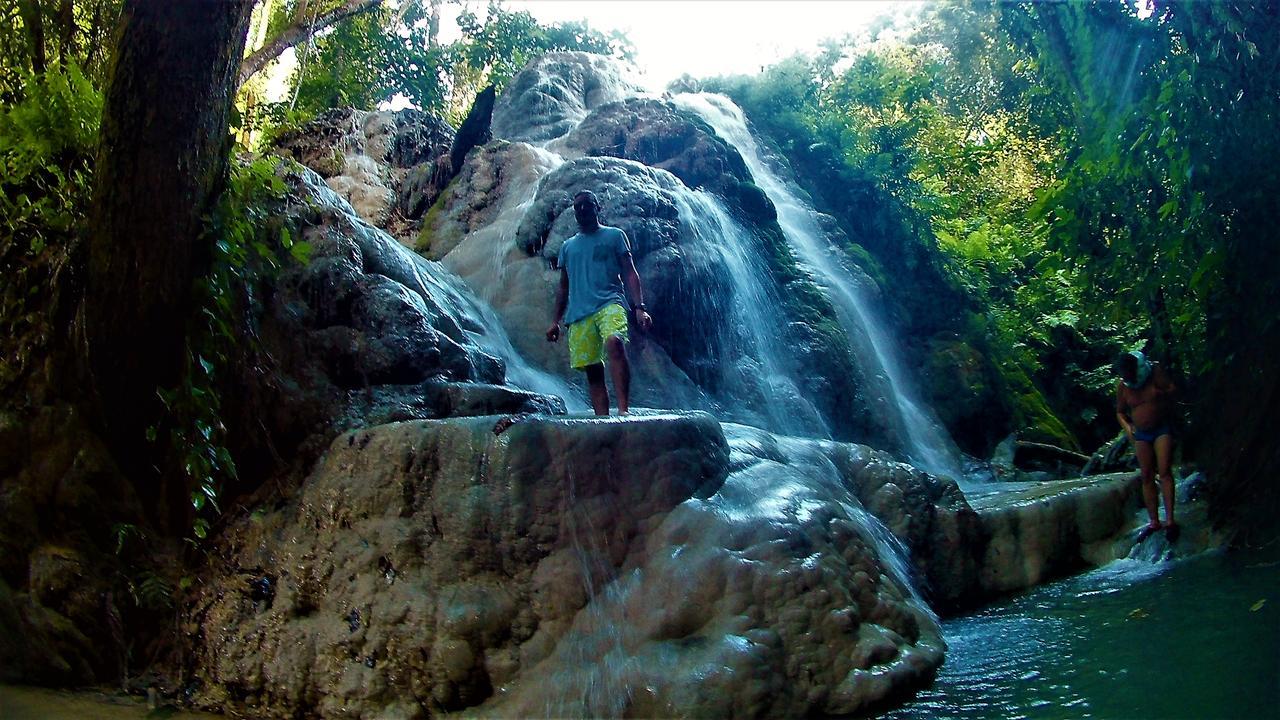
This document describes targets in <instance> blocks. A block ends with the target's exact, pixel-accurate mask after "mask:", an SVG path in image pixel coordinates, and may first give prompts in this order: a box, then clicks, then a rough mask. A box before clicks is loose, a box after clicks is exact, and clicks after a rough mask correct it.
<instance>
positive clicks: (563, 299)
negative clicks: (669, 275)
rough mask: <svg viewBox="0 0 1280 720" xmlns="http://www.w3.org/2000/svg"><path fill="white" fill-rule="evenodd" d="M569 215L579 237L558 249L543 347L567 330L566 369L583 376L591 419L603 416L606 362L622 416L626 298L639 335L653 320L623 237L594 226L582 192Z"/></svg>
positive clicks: (593, 204)
mask: <svg viewBox="0 0 1280 720" xmlns="http://www.w3.org/2000/svg"><path fill="white" fill-rule="evenodd" d="M573 214H574V217H576V218H577V220H578V229H579V232H578V234H577V235H574V236H573V237H571V238H569V239H568V240H566V241H565V242H564V245H563V246H561V248H560V255H559V265H560V287H559V288H558V289H557V290H556V317H555V321H554V322H553V323H552V324H551V328H550V329H549V330H547V341H548V342H555V341H556V340H559V339H560V321H561V320H563V321H564V322H565V323H566V324H567V325H568V326H569V365H570V367H573V368H574V369H576V370H582V371H584V372H586V373H587V387H588V389H589V390H590V393H591V407H592V408H593V409H595V411H596V414H597V415H608V414H609V391H608V389H607V388H606V387H605V382H604V366H605V360H606V358H607V359H608V365H609V374H610V375H612V376H613V391H614V392H615V393H617V395H618V413H619V414H620V415H626V414H627V412H628V410H629V408H630V406H629V404H628V403H629V401H630V399H631V366H630V365H628V364H627V351H626V346H625V344H624V343H625V342H626V341H627V337H628V333H627V310H626V299H627V295H628V294H629V295H630V296H631V298H632V299H633V300H634V301H635V305H634V308H635V314H636V322H637V323H639V324H640V329H641V330H644V331H646V332H648V331H649V329H650V328H652V327H653V318H651V317H649V312H648V310H647V309H646V308H645V306H644V291H643V289H642V288H641V287H640V276H639V275H638V274H637V273H636V264H635V260H634V259H633V258H632V257H631V243H630V242H628V241H627V234H626V233H625V232H623V231H622V230H620V229H618V228H616V227H609V226H607V225H601V224H600V217H599V214H600V203H599V201H597V200H596V196H595V194H594V193H592V192H590V191H588V190H583V191H582V192H580V193H578V194H577V195H574V196H573ZM624 288H625V291H624Z"/></svg>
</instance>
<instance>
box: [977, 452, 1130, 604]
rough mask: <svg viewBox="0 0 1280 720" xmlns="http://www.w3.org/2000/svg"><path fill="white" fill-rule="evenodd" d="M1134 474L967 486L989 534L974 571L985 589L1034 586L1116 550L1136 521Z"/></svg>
mask: <svg viewBox="0 0 1280 720" xmlns="http://www.w3.org/2000/svg"><path fill="white" fill-rule="evenodd" d="M1138 486H1139V479H1138V477H1137V476H1136V475H1134V474H1132V473H1121V474H1116V475H1100V476H1096V477H1092V478H1087V479H1081V480H1058V481H1052V482H1040V483H1006V484H1004V487H1003V488H999V487H993V488H990V489H989V490H988V492H985V493H983V494H972V495H971V497H970V502H971V503H972V505H973V507H974V509H975V510H977V512H978V515H979V517H980V518H981V523H982V527H983V534H984V535H985V536H986V538H987V542H986V546H985V551H984V553H983V560H982V571H981V576H980V578H979V582H980V593H981V595H982V596H984V597H995V596H997V595H1001V594H1005V593H1009V592H1014V591H1016V590H1022V589H1025V588H1029V587H1032V586H1034V585H1037V584H1039V583H1042V582H1045V581H1046V580H1049V579H1052V578H1054V577H1060V576H1062V575H1065V574H1067V573H1069V572H1072V571H1076V570H1079V569H1081V568H1083V567H1086V566H1091V565H1101V564H1103V563H1106V562H1110V561H1111V560H1114V559H1116V558H1117V557H1122V554H1116V548H1115V541H1116V538H1117V536H1118V535H1121V534H1122V533H1123V532H1125V531H1126V530H1127V529H1128V528H1129V527H1131V526H1132V525H1133V524H1134V522H1135V517H1136V516H1135V514H1134V512H1135V510H1136V508H1137V499H1136V498H1137V497H1138Z"/></svg>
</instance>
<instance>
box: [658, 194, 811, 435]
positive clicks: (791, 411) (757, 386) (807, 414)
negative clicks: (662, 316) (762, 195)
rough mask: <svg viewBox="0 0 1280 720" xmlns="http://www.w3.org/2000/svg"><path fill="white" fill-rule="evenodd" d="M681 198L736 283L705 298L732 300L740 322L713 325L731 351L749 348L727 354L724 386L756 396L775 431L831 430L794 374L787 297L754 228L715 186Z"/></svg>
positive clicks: (688, 220)
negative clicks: (784, 306)
mask: <svg viewBox="0 0 1280 720" xmlns="http://www.w3.org/2000/svg"><path fill="white" fill-rule="evenodd" d="M675 201H676V206H677V207H678V208H679V210H680V218H681V223H682V224H683V225H684V227H685V228H686V230H687V232H689V233H690V234H691V235H692V240H693V242H694V243H696V244H697V245H699V246H701V248H702V249H704V250H705V251H707V252H709V253H713V254H714V255H715V256H716V260H717V261H718V262H719V264H720V265H721V266H722V267H723V268H724V270H725V272H726V273H727V275H728V278H729V280H730V283H731V288H732V294H731V296H730V297H728V298H723V297H714V296H713V297H708V298H705V301H706V302H709V303H726V302H727V303H728V305H729V306H728V308H727V309H728V310H729V312H728V313H726V315H727V316H728V317H729V318H730V320H731V323H732V325H730V326H728V327H724V326H716V327H709V328H707V331H708V332H715V333H719V334H720V335H721V336H722V342H721V343H720V345H721V346H722V347H725V348H728V351H729V352H734V351H737V352H740V353H741V355H740V356H739V357H723V358H721V359H720V363H719V368H717V370H718V372H719V374H720V376H721V377H720V383H721V387H722V388H724V389H725V390H728V391H730V392H723V391H722V392H721V393H720V394H721V395H722V396H728V397H733V398H737V399H739V400H742V399H746V398H749V399H750V400H748V402H747V404H748V405H749V406H754V408H755V409H757V411H758V412H760V413H762V414H763V416H764V417H763V418H761V419H762V420H764V421H765V422H762V423H760V424H762V425H766V426H767V427H769V428H770V429H772V430H774V431H775V432H781V433H786V434H791V435H810V436H820V437H824V438H829V437H831V431H830V429H829V428H828V427H827V424H826V422H825V421H824V420H823V419H822V414H821V413H820V412H818V409H817V408H816V407H814V405H813V403H812V402H811V401H809V399H808V398H806V397H804V395H803V393H802V392H801V390H800V388H799V386H798V384H797V382H796V380H795V378H793V377H792V376H791V374H790V368H789V367H788V365H789V363H788V362H787V360H786V357H787V348H785V347H784V346H783V342H782V340H781V338H782V337H783V328H782V327H781V324H780V323H779V321H778V317H777V315H776V313H773V312H770V308H775V307H778V306H779V304H780V301H779V299H778V298H777V297H776V293H775V292H773V291H772V284H771V283H769V282H768V270H767V269H766V268H765V267H764V264H763V260H762V259H761V254H760V253H759V252H753V251H752V250H751V249H750V247H749V246H750V243H751V237H750V233H748V232H747V230H746V229H745V228H743V227H742V225H741V224H740V223H738V222H737V221H736V220H734V219H733V217H732V216H731V215H729V213H728V211H726V210H725V209H724V207H723V205H721V203H720V201H719V200H718V199H717V198H715V197H714V196H711V195H708V194H707V193H704V192H701V191H697V190H683V191H679V192H677V193H676V195H675ZM704 291H705V290H704ZM726 354H727V353H726ZM739 410H741V409H739Z"/></svg>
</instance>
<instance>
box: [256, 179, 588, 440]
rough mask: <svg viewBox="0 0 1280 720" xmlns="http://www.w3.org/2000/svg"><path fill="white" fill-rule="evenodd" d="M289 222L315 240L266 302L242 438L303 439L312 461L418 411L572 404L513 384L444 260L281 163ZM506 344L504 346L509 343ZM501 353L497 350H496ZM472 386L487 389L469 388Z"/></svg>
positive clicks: (439, 413) (433, 413)
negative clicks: (363, 431)
mask: <svg viewBox="0 0 1280 720" xmlns="http://www.w3.org/2000/svg"><path fill="white" fill-rule="evenodd" d="M280 172H281V173H283V174H284V175H285V177H286V182H287V183H288V185H289V186H290V188H291V194H290V196H289V199H288V201H287V203H286V205H285V207H283V208H282V209H281V212H280V218H281V220H282V221H283V222H285V223H287V224H288V225H289V226H291V227H294V228H296V231H295V232H296V235H295V236H296V237H297V238H298V239H299V240H302V241H305V242H307V243H309V244H310V246H311V256H310V258H309V260H308V262H307V263H306V264H305V265H297V264H294V265H291V266H289V267H288V268H287V269H286V270H284V271H283V272H282V273H281V274H280V276H279V277H278V278H276V279H275V280H274V282H273V283H272V285H271V286H270V287H269V288H267V291H266V293H265V297H264V298H263V308H262V310H261V319H260V329H259V335H260V340H261V345H262V350H263V354H264V355H265V356H266V357H268V358H270V360H271V361H272V362H273V363H274V367H272V368H271V372H270V373H269V374H268V375H266V376H264V377H262V378H261V379H259V382H257V383H256V384H253V385H252V386H251V387H252V391H251V394H253V395H254V398H253V402H252V403H250V404H248V405H246V409H247V410H249V411H261V412H265V416H257V417H254V418H246V420H245V424H244V427H249V428H255V429H261V428H265V429H266V430H267V435H266V436H265V437H257V438H256V441H255V435H252V434H251V435H249V436H248V437H246V438H245V439H244V442H245V444H246V445H247V446H249V447H251V448H252V447H255V442H257V443H258V445H257V446H256V447H258V448H259V452H261V453H263V454H266V453H267V452H268V451H269V450H270V449H269V448H266V447H262V445H261V443H263V442H269V443H271V444H273V445H274V446H275V447H276V448H279V449H282V450H284V451H288V450H290V449H291V448H294V447H299V446H301V448H300V449H301V454H302V455H303V456H306V457H309V458H311V459H314V458H315V457H316V456H317V455H318V454H319V452H320V451H321V450H322V449H323V448H324V447H325V446H326V445H327V444H328V442H329V441H330V440H331V439H332V438H333V436H334V435H335V434H337V433H338V432H340V431H341V430H345V429H348V428H352V427H359V426H363V425H368V424H377V423H384V422H390V421H398V420H409V419H415V418H436V417H446V416H450V415H457V414H477V413H480V414H491V413H495V412H563V411H564V404H563V401H561V400H560V399H559V398H555V397H549V396H545V395H538V394H535V393H531V392H527V391H520V390H516V389H513V388H509V387H507V388H493V387H492V386H495V385H503V384H504V383H505V380H506V366H505V363H504V361H503V360H502V359H500V358H499V357H497V356H496V355H495V354H494V353H493V352H491V351H490V350H487V349H486V347H492V346H493V343H495V342H499V341H498V340H497V339H496V338H495V337H494V333H501V328H490V327H486V323H485V322H484V321H483V318H482V313H481V311H480V308H479V307H478V306H476V305H474V301H472V300H470V299H469V296H467V295H466V294H465V293H463V292H461V291H460V290H459V288H458V287H455V285H454V283H456V282H457V281H456V280H455V279H453V278H452V277H451V276H449V274H448V273H447V272H446V271H444V270H443V269H442V268H440V267H439V266H438V265H436V264H434V263H431V262H430V261H427V260H424V259H423V258H421V257H419V256H417V255H415V254H414V253H412V252H410V251H408V250H406V249H405V248H404V247H403V246H401V245H400V244H399V243H398V242H397V241H396V240H395V239H393V238H392V237H390V236H389V235H387V234H386V233H384V232H382V231H381V230H379V229H377V228H375V227H372V226H370V225H369V224H367V223H366V222H364V221H363V220H361V219H360V218H359V217H358V216H357V213H356V212H355V211H354V210H353V209H352V208H351V206H350V205H349V204H348V203H347V202H346V201H345V200H343V199H342V198H341V197H339V196H338V195H337V194H336V193H334V192H333V191H332V190H330V189H329V188H328V187H327V186H326V185H325V184H324V183H323V182H321V181H320V179H319V178H318V177H317V176H316V175H315V174H314V173H312V172H311V171H309V170H307V169H305V168H301V167H298V166H296V165H294V166H292V167H289V166H282V167H281V169H280ZM499 344H500V342H499ZM495 352H496V351H495ZM469 384H475V385H476V386H477V387H475V388H468V387H466V386H467V385H469Z"/></svg>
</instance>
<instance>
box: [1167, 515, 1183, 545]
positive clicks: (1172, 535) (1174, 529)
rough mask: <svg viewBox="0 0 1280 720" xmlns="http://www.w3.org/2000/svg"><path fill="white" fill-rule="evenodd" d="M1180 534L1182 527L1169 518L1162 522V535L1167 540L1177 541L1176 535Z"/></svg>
mask: <svg viewBox="0 0 1280 720" xmlns="http://www.w3.org/2000/svg"><path fill="white" fill-rule="evenodd" d="M1181 534H1182V527H1181V526H1180V525H1178V523H1176V522H1174V521H1172V520H1169V521H1168V522H1166V523H1165V524H1164V536H1165V537H1167V538H1169V542H1177V541H1178V536H1179V535H1181Z"/></svg>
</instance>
